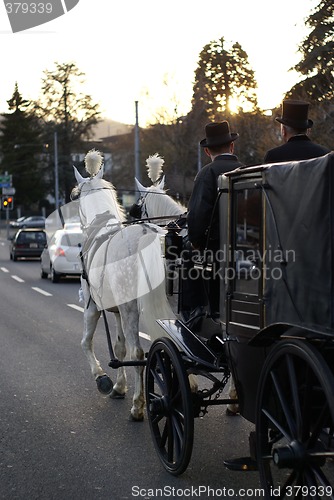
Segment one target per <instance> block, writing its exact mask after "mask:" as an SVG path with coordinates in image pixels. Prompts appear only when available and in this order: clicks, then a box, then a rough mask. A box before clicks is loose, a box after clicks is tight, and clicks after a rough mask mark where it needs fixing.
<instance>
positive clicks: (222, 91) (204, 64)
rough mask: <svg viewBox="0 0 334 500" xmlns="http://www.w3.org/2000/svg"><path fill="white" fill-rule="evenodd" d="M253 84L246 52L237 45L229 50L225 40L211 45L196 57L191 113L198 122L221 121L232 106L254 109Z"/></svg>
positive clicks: (255, 105)
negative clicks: (196, 117)
mask: <svg viewBox="0 0 334 500" xmlns="http://www.w3.org/2000/svg"><path fill="white" fill-rule="evenodd" d="M256 87H257V84H256V81H255V76H254V71H253V70H252V69H251V67H250V64H249V62H248V56H247V53H246V52H245V51H244V50H243V49H242V47H241V45H240V44H239V43H234V44H233V45H232V47H231V48H230V49H227V48H226V47H225V40H224V38H220V39H219V40H217V41H213V42H210V43H209V44H208V45H206V46H205V47H204V48H203V50H202V52H201V53H200V56H199V61H198V66H197V69H196V71H195V83H194V87H193V99H192V110H193V112H194V114H195V115H197V116H199V117H202V118H201V120H200V121H201V122H202V123H203V122H204V121H208V120H210V121H216V120H221V119H222V118H223V117H225V118H226V117H227V116H228V115H229V114H230V113H231V110H232V109H233V107H238V108H240V109H242V110H244V111H254V110H255V109H257V97H256Z"/></svg>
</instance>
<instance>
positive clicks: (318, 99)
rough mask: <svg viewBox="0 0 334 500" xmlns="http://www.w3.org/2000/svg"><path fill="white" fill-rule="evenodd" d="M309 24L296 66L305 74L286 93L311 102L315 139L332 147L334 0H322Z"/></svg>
mask: <svg viewBox="0 0 334 500" xmlns="http://www.w3.org/2000/svg"><path fill="white" fill-rule="evenodd" d="M305 24H306V26H308V27H309V28H310V32H309V34H308V35H307V37H306V38H305V39H304V40H303V41H302V42H301V44H300V46H299V52H300V53H301V60H300V61H299V63H298V64H296V66H295V67H294V69H295V70H296V71H298V72H299V73H300V74H301V75H302V76H304V77H305V78H303V79H302V80H301V81H300V82H298V83H297V84H296V85H294V86H293V87H292V89H291V90H290V91H289V92H288V93H287V97H292V98H299V99H305V100H307V101H309V102H310V103H311V111H312V116H313V117H314V118H316V127H315V130H314V131H312V133H313V139H314V140H316V141H318V142H321V143H322V144H324V145H326V146H328V147H329V148H331V147H332V146H333V141H332V137H333V132H334V85H333V81H334V69H333V68H334V6H333V2H332V0H321V1H320V3H319V4H318V6H317V7H316V8H315V9H314V10H313V12H312V13H311V14H310V16H309V17H308V18H307V19H306V21H305Z"/></svg>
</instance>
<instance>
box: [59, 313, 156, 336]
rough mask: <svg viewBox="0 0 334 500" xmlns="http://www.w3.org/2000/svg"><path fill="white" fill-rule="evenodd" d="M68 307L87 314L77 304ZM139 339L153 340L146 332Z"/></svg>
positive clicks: (140, 334)
mask: <svg viewBox="0 0 334 500" xmlns="http://www.w3.org/2000/svg"><path fill="white" fill-rule="evenodd" d="M67 306H68V307H72V309H75V310H76V311H80V312H82V313H83V312H85V309H84V308H83V307H80V306H77V305H76V304H67ZM139 337H141V338H143V339H145V340H151V337H150V336H149V335H147V333H144V332H139Z"/></svg>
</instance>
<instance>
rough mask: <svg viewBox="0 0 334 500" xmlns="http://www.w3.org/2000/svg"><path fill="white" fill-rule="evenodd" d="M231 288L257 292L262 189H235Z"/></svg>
mask: <svg viewBox="0 0 334 500" xmlns="http://www.w3.org/2000/svg"><path fill="white" fill-rule="evenodd" d="M236 196H237V199H236V226H235V231H236V232H235V252H234V271H235V276H236V279H235V280H234V290H235V291H236V292H240V293H249V294H255V295H257V294H258V293H259V280H260V275H261V267H262V266H261V246H260V227H261V199H262V196H261V191H260V190H258V189H244V190H241V191H237V192H236Z"/></svg>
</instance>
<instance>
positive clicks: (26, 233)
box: [10, 228, 46, 260]
mask: <svg viewBox="0 0 334 500" xmlns="http://www.w3.org/2000/svg"><path fill="white" fill-rule="evenodd" d="M45 245H46V233H45V231H44V230H43V229H31V228H25V229H19V230H18V231H17V233H16V234H15V236H14V238H13V239H12V241H11V245H10V258H11V260H17V259H18V258H19V257H28V258H29V257H40V256H41V254H42V252H43V249H44V247H45Z"/></svg>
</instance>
